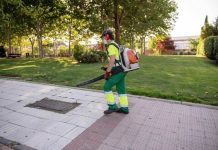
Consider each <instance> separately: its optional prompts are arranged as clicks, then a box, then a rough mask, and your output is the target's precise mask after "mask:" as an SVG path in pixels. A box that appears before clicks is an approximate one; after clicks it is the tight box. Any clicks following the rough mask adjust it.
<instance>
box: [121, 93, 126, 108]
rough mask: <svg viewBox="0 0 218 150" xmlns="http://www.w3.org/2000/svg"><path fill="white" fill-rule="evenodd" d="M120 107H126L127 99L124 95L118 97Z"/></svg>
mask: <svg viewBox="0 0 218 150" xmlns="http://www.w3.org/2000/svg"><path fill="white" fill-rule="evenodd" d="M119 102H120V107H128V99H127V96H126V94H120V95H119Z"/></svg>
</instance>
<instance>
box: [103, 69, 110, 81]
mask: <svg viewBox="0 0 218 150" xmlns="http://www.w3.org/2000/svg"><path fill="white" fill-rule="evenodd" d="M110 76H111V72H107V71H105V73H104V79H105V80H107V79H108V78H109V77H110Z"/></svg>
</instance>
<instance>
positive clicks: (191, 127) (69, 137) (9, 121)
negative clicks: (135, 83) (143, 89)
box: [0, 79, 218, 150]
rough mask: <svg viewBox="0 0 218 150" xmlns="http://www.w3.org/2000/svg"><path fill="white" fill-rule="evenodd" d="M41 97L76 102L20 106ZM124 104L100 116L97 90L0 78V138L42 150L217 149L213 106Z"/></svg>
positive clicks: (143, 100)
mask: <svg viewBox="0 0 218 150" xmlns="http://www.w3.org/2000/svg"><path fill="white" fill-rule="evenodd" d="M45 97H47V98H50V99H55V100H60V101H65V102H71V103H72V102H77V103H81V104H80V105H79V106H78V107H76V108H75V109H73V110H71V111H69V112H68V113H66V114H60V113H57V112H52V111H48V110H42V109H38V108H30V107H25V106H26V105H27V104H30V103H34V102H35V101H39V100H41V99H43V98H45ZM129 103H130V114H128V115H124V114H118V113H113V114H111V115H108V116H104V115H103V110H105V109H106V108H107V106H106V103H105V101H104V94H103V93H101V92H97V91H91V90H81V89H75V88H70V87H62V86H53V85H46V84H36V83H30V82H22V81H15V80H5V79H0V137H3V138H5V139H8V140H11V141H16V142H18V143H20V144H22V145H24V146H26V147H29V148H30V149H31V148H34V149H42V150H59V149H65V150H96V149H98V150H218V142H217V141H218V109H209V108H206V107H198V106H187V105H181V104H177V103H170V102H165V101H161V100H160V101H159V100H153V99H152V98H147V97H144V98H139V97H136V96H129ZM0 143H1V140H0ZM1 147H2V146H1V144H0V149H1Z"/></svg>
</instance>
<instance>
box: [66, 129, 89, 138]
mask: <svg viewBox="0 0 218 150" xmlns="http://www.w3.org/2000/svg"><path fill="white" fill-rule="evenodd" d="M85 129H86V128H83V127H78V126H77V127H75V128H73V129H72V130H70V131H69V132H68V133H67V134H65V135H64V137H65V138H68V139H71V140H73V139H74V138H75V137H77V136H78V135H80V134H81V133H82V132H83V131H85Z"/></svg>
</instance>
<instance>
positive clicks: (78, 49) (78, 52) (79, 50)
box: [73, 45, 85, 62]
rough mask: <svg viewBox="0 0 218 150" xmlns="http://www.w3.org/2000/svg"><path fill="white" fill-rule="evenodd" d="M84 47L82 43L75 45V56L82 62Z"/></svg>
mask: <svg viewBox="0 0 218 150" xmlns="http://www.w3.org/2000/svg"><path fill="white" fill-rule="evenodd" d="M84 51H85V50H84V47H83V46H81V45H75V46H74V50H73V52H74V53H73V57H74V58H75V59H76V60H77V61H78V62H81V61H82V57H83V54H84Z"/></svg>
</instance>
